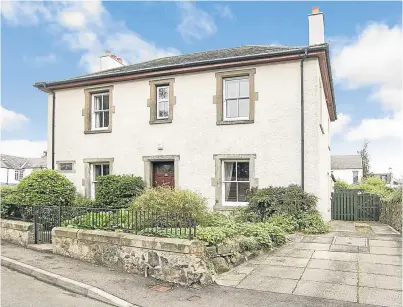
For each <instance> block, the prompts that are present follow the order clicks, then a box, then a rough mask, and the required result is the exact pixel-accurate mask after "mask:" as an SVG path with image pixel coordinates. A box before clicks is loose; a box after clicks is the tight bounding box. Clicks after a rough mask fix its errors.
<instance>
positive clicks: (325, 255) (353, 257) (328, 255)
mask: <svg viewBox="0 0 403 307" xmlns="http://www.w3.org/2000/svg"><path fill="white" fill-rule="evenodd" d="M312 258H314V259H328V260H340V261H358V254H353V253H345V252H330V251H315V252H314V253H313V255H312Z"/></svg>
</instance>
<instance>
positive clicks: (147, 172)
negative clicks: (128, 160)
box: [143, 155, 180, 187]
mask: <svg viewBox="0 0 403 307" xmlns="http://www.w3.org/2000/svg"><path fill="white" fill-rule="evenodd" d="M179 160H180V156H179V155H157V156H143V161H144V181H145V183H146V186H147V187H152V178H153V162H164V161H170V162H172V161H173V162H174V180H175V187H178V186H179Z"/></svg>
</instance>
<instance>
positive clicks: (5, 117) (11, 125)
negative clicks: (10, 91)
mask: <svg viewBox="0 0 403 307" xmlns="http://www.w3.org/2000/svg"><path fill="white" fill-rule="evenodd" d="M0 108H1V114H0V115H1V130H8V131H11V130H17V129H19V128H21V127H22V126H23V125H24V124H26V123H27V122H28V121H29V119H28V117H26V116H25V115H24V114H21V113H17V112H14V111H11V110H7V109H6V108H3V107H0Z"/></svg>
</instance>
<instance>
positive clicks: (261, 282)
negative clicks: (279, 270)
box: [237, 275, 298, 294]
mask: <svg viewBox="0 0 403 307" xmlns="http://www.w3.org/2000/svg"><path fill="white" fill-rule="evenodd" d="M297 283H298V280H296V279H286V278H276V277H267V276H251V275H249V276H247V277H246V278H245V279H244V280H242V281H241V282H240V283H239V284H238V286H237V288H242V289H253V290H260V291H269V292H278V293H289V294H291V293H292V291H293V290H294V288H295V286H296V285H297Z"/></svg>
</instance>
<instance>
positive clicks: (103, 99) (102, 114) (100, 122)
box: [91, 93, 109, 130]
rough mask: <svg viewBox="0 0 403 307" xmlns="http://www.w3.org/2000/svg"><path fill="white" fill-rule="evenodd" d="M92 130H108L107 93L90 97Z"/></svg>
mask: <svg viewBox="0 0 403 307" xmlns="http://www.w3.org/2000/svg"><path fill="white" fill-rule="evenodd" d="M91 123H92V129H93V130H97V129H108V127H109V93H99V94H93V95H92V118H91Z"/></svg>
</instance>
